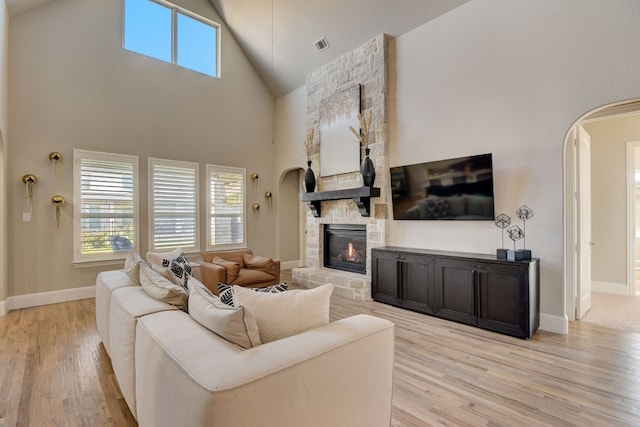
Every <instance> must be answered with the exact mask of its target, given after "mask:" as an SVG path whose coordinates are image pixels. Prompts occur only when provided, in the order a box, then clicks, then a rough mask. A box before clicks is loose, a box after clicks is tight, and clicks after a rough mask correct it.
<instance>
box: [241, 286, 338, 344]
mask: <svg viewBox="0 0 640 427" xmlns="http://www.w3.org/2000/svg"><path fill="white" fill-rule="evenodd" d="M233 290H234V295H235V299H236V302H237V303H238V304H239V305H242V306H244V307H246V308H248V309H249V312H250V313H251V314H252V315H253V317H255V319H256V322H257V324H258V331H259V332H260V341H261V342H262V343H267V342H271V341H275V340H279V339H282V338H286V337H290V336H292V335H296V334H299V333H300V332H304V331H306V330H309V329H313V328H317V327H318V326H322V325H326V324H327V323H329V305H330V302H331V293H332V292H333V285H332V284H330V283H329V284H326V285H322V286H320V287H318V288H315V289H308V290H307V289H296V290H292V291H286V292H281V293H270V292H255V291H253V290H251V289H246V288H243V287H241V286H234V287H233Z"/></svg>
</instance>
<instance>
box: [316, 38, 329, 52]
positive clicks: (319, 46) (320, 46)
mask: <svg viewBox="0 0 640 427" xmlns="http://www.w3.org/2000/svg"><path fill="white" fill-rule="evenodd" d="M313 44H314V46H315V47H316V51H318V52H322V51H323V50H325V49H326V48H328V47H329V42H328V41H327V38H326V37H325V36H322V38H320V39H318V40H316V41H315V42H314V43H313Z"/></svg>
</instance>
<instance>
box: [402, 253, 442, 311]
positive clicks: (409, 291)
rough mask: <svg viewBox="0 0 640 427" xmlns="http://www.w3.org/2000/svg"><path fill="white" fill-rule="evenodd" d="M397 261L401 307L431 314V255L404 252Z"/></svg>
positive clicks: (432, 293)
mask: <svg viewBox="0 0 640 427" xmlns="http://www.w3.org/2000/svg"><path fill="white" fill-rule="evenodd" d="M399 261H401V262H400V265H401V282H402V283H401V285H402V286H401V291H402V299H403V301H402V305H403V307H406V308H408V309H410V310H415V311H419V312H421V313H425V314H433V306H432V304H433V301H434V297H433V295H434V292H433V290H434V286H433V257H425V256H423V255H411V254H405V255H402V257H401V258H399Z"/></svg>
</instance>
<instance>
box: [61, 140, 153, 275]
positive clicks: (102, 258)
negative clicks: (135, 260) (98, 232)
mask: <svg viewBox="0 0 640 427" xmlns="http://www.w3.org/2000/svg"><path fill="white" fill-rule="evenodd" d="M85 159H87V160H103V161H110V162H116V163H123V164H129V165H131V167H132V171H131V174H132V188H131V193H132V209H133V212H132V217H131V221H132V227H133V239H134V241H133V248H132V249H131V251H133V252H135V253H138V252H139V250H140V244H139V242H140V231H139V229H140V227H139V225H140V209H139V206H140V197H139V191H138V188H139V181H140V179H139V159H138V156H132V155H126V154H114V153H105V152H100V151H89V150H80V149H74V150H73V263H74V264H87V263H98V264H100V263H102V262H109V261H119V260H123V259H125V258H126V256H127V253H128V252H130V251H113V250H112V251H111V252H106V253H102V254H99V253H98V254H82V219H83V217H82V175H81V174H82V167H81V166H82V161H83V160H85Z"/></svg>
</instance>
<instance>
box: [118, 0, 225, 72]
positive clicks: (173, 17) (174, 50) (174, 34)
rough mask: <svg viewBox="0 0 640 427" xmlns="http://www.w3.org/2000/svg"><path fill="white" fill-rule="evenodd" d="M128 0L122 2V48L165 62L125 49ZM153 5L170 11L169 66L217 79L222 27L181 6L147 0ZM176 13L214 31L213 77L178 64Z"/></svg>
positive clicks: (162, 1)
mask: <svg viewBox="0 0 640 427" xmlns="http://www.w3.org/2000/svg"><path fill="white" fill-rule="evenodd" d="M127 1H129V0H122V48H123V49H124V50H126V51H128V52H133V53H135V54H138V55H143V56H145V57H147V58H152V59H155V60H157V61H162V62H166V61H164V60H162V59H158V58H154V57H153V56H149V55H145V54H144V53H140V52H137V51H135V50H130V49H127V48H126V47H125V28H126V24H125V22H126V19H127V16H126V5H125V4H126V2H127ZM147 1H150V2H153V3H156V4H158V5H160V6H163V7H166V8H168V9H170V10H171V62H170V63H171V64H173V65H176V66H178V67H180V68H184V69H186V70H190V71H193V72H196V73H199V74H202V75H205V76H209V77H211V78H214V79H219V78H220V56H221V51H220V48H221V46H222V43H221V39H222V34H221V33H222V26H221V25H220V24H218V23H217V22H215V21H213V20H211V19H208V18H205V17H204V16H201V15H198V14H197V13H194V12H191V11H190V10H187V9H185V8H183V7H181V6H178V5H176V4H173V3H171V2H168V1H166V0H147ZM178 13H181V14H183V15H185V16H187V17H189V18H192V19H194V20H196V21H199V22H201V23H203V24H205V25H208V26H210V27H213V28H214V29H215V31H216V43H215V48H216V57H215V75H214V76H212V75H211V74H208V73H204V72H202V71H198V70H194V69H193V68H189V67H185V66H183V65H180V64H178Z"/></svg>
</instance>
